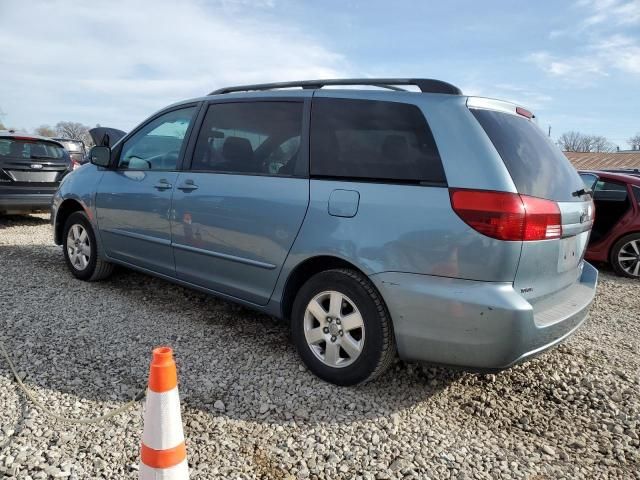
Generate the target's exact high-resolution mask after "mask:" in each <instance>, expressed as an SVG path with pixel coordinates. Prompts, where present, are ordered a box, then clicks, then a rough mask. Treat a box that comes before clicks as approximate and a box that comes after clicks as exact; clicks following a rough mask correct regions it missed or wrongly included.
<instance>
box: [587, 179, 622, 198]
mask: <svg viewBox="0 0 640 480" xmlns="http://www.w3.org/2000/svg"><path fill="white" fill-rule="evenodd" d="M627 195H628V192H627V185H626V184H624V183H618V182H612V181H610V180H598V181H597V182H596V186H595V188H594V194H593V198H594V199H595V200H601V201H613V202H624V201H625V200H626V199H627Z"/></svg>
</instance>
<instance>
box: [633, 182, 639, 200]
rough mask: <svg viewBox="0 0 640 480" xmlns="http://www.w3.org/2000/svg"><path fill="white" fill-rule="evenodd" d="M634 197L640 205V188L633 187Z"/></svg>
mask: <svg viewBox="0 0 640 480" xmlns="http://www.w3.org/2000/svg"><path fill="white" fill-rule="evenodd" d="M633 195H634V197H636V201H637V202H638V204H640V187H636V186H635V185H634V186H633Z"/></svg>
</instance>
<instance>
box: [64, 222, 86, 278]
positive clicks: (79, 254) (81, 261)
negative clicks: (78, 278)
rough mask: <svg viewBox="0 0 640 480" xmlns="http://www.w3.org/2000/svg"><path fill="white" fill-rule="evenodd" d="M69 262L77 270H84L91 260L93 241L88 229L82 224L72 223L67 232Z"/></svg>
mask: <svg viewBox="0 0 640 480" xmlns="http://www.w3.org/2000/svg"><path fill="white" fill-rule="evenodd" d="M67 254H68V256H69V262H70V263H71V265H72V266H73V268H75V269H76V270H84V269H85V268H87V265H89V261H90V260H91V242H90V241H89V234H88V233H87V230H86V229H85V228H84V227H83V226H82V225H80V224H78V223H76V224H74V225H72V227H71V228H70V229H69V233H68V234H67Z"/></svg>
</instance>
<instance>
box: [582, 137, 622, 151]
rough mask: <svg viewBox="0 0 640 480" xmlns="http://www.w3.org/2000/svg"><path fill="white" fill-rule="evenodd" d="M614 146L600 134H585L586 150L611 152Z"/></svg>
mask: <svg viewBox="0 0 640 480" xmlns="http://www.w3.org/2000/svg"><path fill="white" fill-rule="evenodd" d="M614 150H615V147H614V146H613V144H612V143H611V142H610V141H609V140H607V138H606V137H603V136H602V135H587V152H613V151H614Z"/></svg>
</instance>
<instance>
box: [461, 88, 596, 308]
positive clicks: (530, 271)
mask: <svg viewBox="0 0 640 480" xmlns="http://www.w3.org/2000/svg"><path fill="white" fill-rule="evenodd" d="M467 105H468V106H469V108H470V110H471V112H472V113H473V115H474V116H475V118H476V119H477V120H478V122H479V123H480V125H481V126H482V128H483V129H484V131H485V132H486V133H487V136H488V137H489V138H490V140H491V142H492V143H493V145H494V146H495V148H496V150H497V151H498V153H499V154H500V156H501V158H502V160H503V161H504V164H505V166H506V168H507V170H508V171H509V174H510V175H511V178H512V179H513V182H514V184H515V186H516V189H517V191H518V194H519V195H520V197H521V198H522V199H523V203H524V205H525V210H526V209H528V208H529V207H528V205H536V206H537V205H541V206H542V208H543V209H546V211H547V212H550V216H549V218H554V219H557V220H552V221H550V222H548V223H547V225H546V227H545V228H546V231H545V234H544V235H543V237H544V239H535V240H530V241H527V240H526V239H525V241H523V242H522V253H521V256H520V262H519V264H518V269H517V273H516V277H515V281H514V288H515V289H516V291H518V292H520V293H521V294H522V296H523V297H525V298H526V299H527V300H528V301H529V302H530V303H532V304H535V303H536V302H537V301H540V300H542V299H544V298H545V297H549V296H550V295H552V294H555V293H557V292H559V291H562V290H564V289H565V288H567V287H569V286H571V285H573V284H575V283H576V281H578V280H579V278H580V276H581V273H582V265H583V258H584V254H585V250H586V246H587V243H588V240H589V234H590V232H591V227H592V225H593V218H594V213H595V212H594V206H593V202H592V198H591V195H590V194H589V193H588V191H586V189H585V185H584V183H583V181H582V180H581V178H580V176H579V175H578V172H577V171H576V170H575V169H574V168H573V166H572V165H571V164H570V163H569V161H568V160H567V158H566V157H565V155H564V154H563V153H562V152H561V151H560V149H559V148H558V147H557V146H556V145H554V144H553V143H552V141H551V140H550V138H548V137H547V136H546V135H545V134H544V133H543V132H542V130H541V129H540V128H539V127H538V126H537V125H536V124H535V123H534V121H533V115H532V114H531V113H530V112H528V111H527V110H524V109H522V108H520V107H515V105H512V104H508V103H503V102H499V103H496V104H495V105H490V104H487V103H484V102H482V101H478V102H474V101H473V99H471V98H470V99H469V102H468V104H467ZM556 224H559V225H556ZM538 238H539V237H538Z"/></svg>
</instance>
